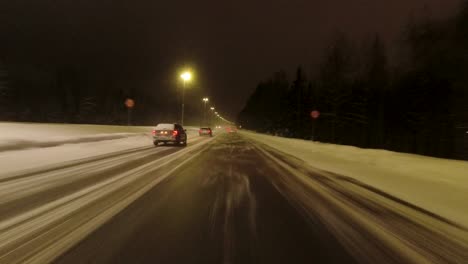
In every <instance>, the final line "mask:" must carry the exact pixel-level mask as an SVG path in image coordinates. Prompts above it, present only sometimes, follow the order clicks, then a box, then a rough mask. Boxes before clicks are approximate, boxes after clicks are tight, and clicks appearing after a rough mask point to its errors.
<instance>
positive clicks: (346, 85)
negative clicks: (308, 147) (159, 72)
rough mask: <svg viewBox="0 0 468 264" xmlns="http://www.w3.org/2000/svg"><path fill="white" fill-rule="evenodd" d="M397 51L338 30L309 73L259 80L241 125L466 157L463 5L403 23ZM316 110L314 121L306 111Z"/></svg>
mask: <svg viewBox="0 0 468 264" xmlns="http://www.w3.org/2000/svg"><path fill="white" fill-rule="evenodd" d="M401 39H402V40H403V41H402V44H400V46H401V47H400V48H399V49H398V52H396V54H397V55H395V56H392V57H391V58H389V55H388V54H389V52H388V49H387V48H386V46H385V44H384V42H383V41H382V40H381V38H380V37H379V36H378V35H375V37H373V39H372V41H369V43H368V44H367V47H366V49H365V50H364V51H360V50H358V49H356V48H355V45H354V43H353V42H352V41H350V39H349V38H348V37H347V36H346V35H345V34H343V33H338V34H337V36H336V37H335V38H334V39H333V40H332V41H331V44H330V45H329V46H328V47H327V49H326V50H324V52H323V54H324V56H323V60H322V62H321V64H320V65H319V67H318V69H317V70H315V71H314V72H313V73H306V72H304V70H303V69H302V68H301V67H298V69H297V71H296V73H295V76H294V77H293V78H292V80H289V78H288V76H287V74H286V73H285V72H284V71H278V72H276V73H274V74H273V75H272V76H271V78H269V79H268V80H265V81H262V82H260V83H259V84H258V86H257V87H256V89H255V91H254V92H253V94H252V95H251V96H250V98H249V99H248V101H247V103H246V105H245V107H244V109H243V110H242V111H241V112H240V114H239V116H238V123H239V124H241V125H242V127H244V128H247V129H251V130H255V131H258V132H263V133H269V134H273V135H278V136H285V137H294V138H302V139H312V137H314V139H315V140H318V141H321V142H329V143H334V144H345V145H353V146H358V147H363V148H382V149H389V150H395V151H402V152H409V153H416V154H423V155H431V156H436V157H446V158H457V159H468V134H467V131H468V4H467V3H465V4H464V5H463V8H462V10H461V12H460V13H459V14H457V15H456V16H454V17H451V18H449V19H445V20H443V21H442V20H431V19H428V18H425V19H423V20H420V21H417V22H414V21H413V22H410V23H408V25H407V26H406V27H405V30H404V31H403V33H402V38H401ZM313 110H318V111H319V112H320V113H321V115H320V117H319V118H318V119H316V120H313V119H312V118H311V116H310V112H311V111H313Z"/></svg>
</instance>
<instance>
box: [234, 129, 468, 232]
mask: <svg viewBox="0 0 468 264" xmlns="http://www.w3.org/2000/svg"><path fill="white" fill-rule="evenodd" d="M241 133H242V134H243V135H245V136H247V137H248V138H250V139H253V140H255V141H258V142H260V143H263V144H266V145H268V146H270V147H272V148H275V149H277V150H279V151H282V152H284V153H286V154H289V155H291V156H294V157H296V158H299V159H301V160H303V161H305V162H306V163H308V164H309V165H310V166H312V167H315V168H317V169H321V170H324V171H329V172H333V173H336V174H340V175H344V176H348V177H352V178H354V179H356V180H359V181H361V182H363V183H366V184H368V185H371V186H373V187H376V188H378V189H380V190H382V191H384V192H387V193H389V194H391V195H393V196H396V197H398V198H400V199H403V200H405V201H407V202H410V203H412V204H414V205H417V206H419V207H421V208H424V209H426V210H428V211H431V212H433V213H436V214H438V215H440V216H442V217H445V218H447V219H450V220H452V221H454V222H457V223H459V224H461V225H464V226H465V227H468V162H467V161H457V160H447V159H439V158H432V157H426V156H419V155H412V154H405V153H398V152H392V151H386V150H375V149H361V148H357V147H351V146H340V145H333V144H324V143H317V142H311V141H306V140H299V139H290V138H281V137H275V136H268V135H263V134H257V133H252V132H247V131H242V132H241Z"/></svg>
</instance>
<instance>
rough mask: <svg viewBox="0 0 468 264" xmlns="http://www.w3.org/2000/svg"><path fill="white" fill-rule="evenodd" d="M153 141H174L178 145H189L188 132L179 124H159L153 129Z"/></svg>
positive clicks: (164, 142) (157, 142) (156, 143)
mask: <svg viewBox="0 0 468 264" xmlns="http://www.w3.org/2000/svg"><path fill="white" fill-rule="evenodd" d="M153 143H154V145H155V146H158V145H159V143H163V144H167V143H174V144H177V145H182V146H186V145H187V133H186V131H185V129H184V128H183V127H182V126H181V125H179V124H158V125H157V126H156V128H155V129H154V130H153Z"/></svg>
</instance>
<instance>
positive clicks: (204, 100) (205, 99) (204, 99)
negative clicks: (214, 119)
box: [202, 97, 208, 125]
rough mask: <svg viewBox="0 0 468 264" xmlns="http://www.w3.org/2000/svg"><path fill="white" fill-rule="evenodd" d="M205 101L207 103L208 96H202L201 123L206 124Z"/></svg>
mask: <svg viewBox="0 0 468 264" xmlns="http://www.w3.org/2000/svg"><path fill="white" fill-rule="evenodd" d="M206 103H208V97H205V98H203V124H202V125H206Z"/></svg>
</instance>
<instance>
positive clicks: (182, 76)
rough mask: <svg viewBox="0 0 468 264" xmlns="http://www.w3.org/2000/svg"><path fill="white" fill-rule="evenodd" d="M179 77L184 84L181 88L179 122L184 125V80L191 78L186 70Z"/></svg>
mask: <svg viewBox="0 0 468 264" xmlns="http://www.w3.org/2000/svg"><path fill="white" fill-rule="evenodd" d="M180 78H182V80H183V81H184V86H183V88H182V111H181V118H180V124H181V125H184V111H185V102H184V100H185V98H184V97H185V85H186V82H188V81H190V80H191V79H192V74H191V73H190V72H188V71H186V72H184V73H182V74H181V75H180Z"/></svg>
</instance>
